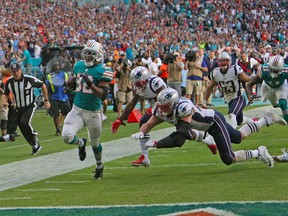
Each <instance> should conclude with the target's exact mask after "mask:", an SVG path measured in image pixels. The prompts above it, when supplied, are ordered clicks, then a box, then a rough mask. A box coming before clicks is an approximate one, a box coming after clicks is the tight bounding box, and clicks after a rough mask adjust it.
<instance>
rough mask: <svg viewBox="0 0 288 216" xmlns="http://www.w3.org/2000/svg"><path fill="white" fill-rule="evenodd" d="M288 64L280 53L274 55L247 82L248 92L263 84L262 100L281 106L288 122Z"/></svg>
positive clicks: (250, 92) (275, 106)
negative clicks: (258, 84)
mask: <svg viewBox="0 0 288 216" xmlns="http://www.w3.org/2000/svg"><path fill="white" fill-rule="evenodd" d="M287 79H288V65H285V64H284V59H283V57H282V56H280V55H276V56H272V57H270V59H269V62H268V64H264V65H262V67H261V70H259V71H258V73H257V74H256V75H255V76H254V77H253V79H252V80H251V81H250V82H249V83H247V88H246V89H247V93H248V94H250V95H251V94H252V86H253V85H254V84H257V83H262V85H261V90H262V91H261V92H262V94H261V100H262V101H267V99H268V100H269V101H270V102H271V104H272V106H273V107H274V108H277V107H279V108H281V110H282V114H283V118H284V119H285V120H286V122H287V123H288V107H287V96H288V84H287ZM263 81H264V82H263Z"/></svg>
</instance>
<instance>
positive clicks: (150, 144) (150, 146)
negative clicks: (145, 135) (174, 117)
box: [145, 140, 157, 148]
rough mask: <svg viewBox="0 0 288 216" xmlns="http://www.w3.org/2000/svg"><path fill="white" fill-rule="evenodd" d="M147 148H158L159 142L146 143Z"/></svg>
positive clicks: (150, 141)
mask: <svg viewBox="0 0 288 216" xmlns="http://www.w3.org/2000/svg"><path fill="white" fill-rule="evenodd" d="M145 146H146V147H147V148H157V141H155V140H149V141H148V142H146V143H145Z"/></svg>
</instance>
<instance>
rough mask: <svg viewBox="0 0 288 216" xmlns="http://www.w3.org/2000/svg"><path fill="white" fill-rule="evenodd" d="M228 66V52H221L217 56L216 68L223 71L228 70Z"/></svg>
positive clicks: (229, 60)
mask: <svg viewBox="0 0 288 216" xmlns="http://www.w3.org/2000/svg"><path fill="white" fill-rule="evenodd" d="M230 64H231V56H230V54H229V53H228V52H221V53H220V54H219V56H218V67H220V68H221V69H224V70H225V69H228V68H229V66H230ZM221 72H222V71H221ZM225 72H226V71H225Z"/></svg>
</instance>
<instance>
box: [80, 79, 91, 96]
mask: <svg viewBox="0 0 288 216" xmlns="http://www.w3.org/2000/svg"><path fill="white" fill-rule="evenodd" d="M82 79H83V78H82V77H77V81H76V85H77V87H76V92H80V91H82V92H83V93H86V94H92V93H93V92H92V90H91V89H90V88H89V87H88V85H87V84H86V82H85V81H84V80H83V81H82Z"/></svg>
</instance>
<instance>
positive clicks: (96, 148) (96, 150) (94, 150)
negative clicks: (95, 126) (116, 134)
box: [92, 144, 102, 154]
mask: <svg viewBox="0 0 288 216" xmlns="http://www.w3.org/2000/svg"><path fill="white" fill-rule="evenodd" d="M92 150H93V152H94V153H95V154H96V153H101V152H102V145H101V144H99V145H98V146H97V147H96V146H93V147H92Z"/></svg>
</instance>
